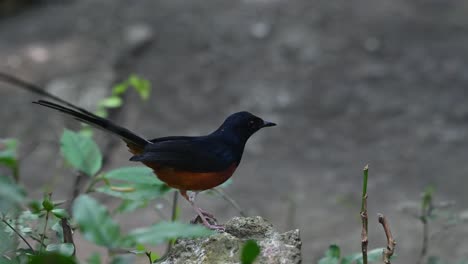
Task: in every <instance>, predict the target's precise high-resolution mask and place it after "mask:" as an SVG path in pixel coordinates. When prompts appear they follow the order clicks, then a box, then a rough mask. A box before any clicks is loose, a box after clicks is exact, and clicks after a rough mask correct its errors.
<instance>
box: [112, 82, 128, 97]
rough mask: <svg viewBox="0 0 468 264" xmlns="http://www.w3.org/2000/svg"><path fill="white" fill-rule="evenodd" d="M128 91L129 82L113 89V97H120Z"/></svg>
mask: <svg viewBox="0 0 468 264" xmlns="http://www.w3.org/2000/svg"><path fill="white" fill-rule="evenodd" d="M127 89H128V81H124V82H121V83H119V84H117V85H114V87H113V88H112V95H120V94H123V93H125V91H127Z"/></svg>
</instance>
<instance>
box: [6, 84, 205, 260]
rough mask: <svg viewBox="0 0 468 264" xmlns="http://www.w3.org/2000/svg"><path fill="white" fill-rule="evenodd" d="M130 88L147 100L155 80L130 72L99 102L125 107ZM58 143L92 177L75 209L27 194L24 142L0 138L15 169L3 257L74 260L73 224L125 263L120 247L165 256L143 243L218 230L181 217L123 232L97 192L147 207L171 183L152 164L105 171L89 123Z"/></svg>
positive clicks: (129, 206)
mask: <svg viewBox="0 0 468 264" xmlns="http://www.w3.org/2000/svg"><path fill="white" fill-rule="evenodd" d="M131 87H133V88H134V89H135V91H137V92H138V94H139V95H140V97H141V98H142V99H144V100H146V99H147V98H148V97H149V93H150V85H149V82H148V81H146V80H144V79H142V78H140V77H138V76H136V75H132V76H130V77H129V78H128V79H127V80H126V81H124V82H123V83H120V84H118V85H116V86H115V87H114V88H113V91H112V95H111V96H110V97H108V98H105V99H103V100H101V101H100V102H99V105H98V112H100V115H101V116H105V115H107V109H110V108H116V107H120V106H121V105H122V104H123V99H122V94H123V93H124V92H125V91H126V90H127V89H129V88H131ZM60 143H61V148H60V150H61V153H62V156H63V158H64V161H66V162H67V163H68V164H69V165H70V166H71V167H72V168H73V169H74V170H78V171H80V172H81V173H83V174H86V175H87V176H89V179H88V185H87V186H86V187H85V188H83V193H79V194H78V197H77V198H76V199H75V200H74V202H73V205H72V212H69V211H67V210H68V209H64V208H62V207H61V206H62V205H63V204H64V202H65V201H63V200H62V201H55V200H53V199H52V193H48V194H46V195H44V198H43V199H40V200H27V199H26V195H25V192H24V191H23V189H22V188H21V187H19V185H18V184H17V181H18V179H19V177H17V176H18V164H19V161H18V159H17V156H16V147H17V144H18V142H17V141H16V140H13V139H8V140H3V141H1V142H0V165H1V166H5V167H7V168H9V169H11V171H12V175H13V176H14V177H7V176H2V175H0V220H1V221H0V241H1V243H0V264H2V263H58V264H64V263H76V260H75V257H74V256H73V255H74V252H75V246H74V245H73V244H72V243H65V242H64V241H66V240H68V238H67V237H69V235H70V233H69V231H70V230H69V229H67V226H72V227H73V229H75V231H76V232H80V233H81V234H82V235H83V237H84V238H85V239H87V240H88V241H90V242H92V243H94V244H96V245H99V246H103V247H105V248H107V249H108V252H109V255H110V257H111V260H110V263H125V264H126V263H131V262H132V261H133V258H134V256H131V255H128V254H127V255H119V254H117V253H114V252H120V251H123V252H132V253H133V254H147V256H148V258H149V259H151V261H152V262H154V261H156V260H157V259H159V258H160V256H159V255H158V254H157V253H155V252H149V251H148V250H146V249H145V245H144V244H151V245H157V244H160V243H163V242H169V241H173V240H175V239H176V238H179V237H184V238H185V237H201V236H207V235H210V234H212V231H211V230H208V229H206V228H205V227H203V226H197V225H190V224H182V223H178V222H159V223H156V224H154V225H152V226H149V227H143V228H138V229H136V230H133V231H130V232H129V233H126V234H124V233H122V232H121V231H120V226H119V225H118V224H117V222H116V221H115V220H114V219H113V218H112V214H110V213H109V211H108V209H107V208H106V207H105V206H104V205H102V204H100V203H98V202H97V201H96V200H95V199H94V198H92V197H91V195H92V193H93V192H96V191H97V192H100V193H104V194H107V195H110V196H113V197H114V198H117V199H120V200H121V204H120V206H119V207H118V208H117V209H116V210H115V211H114V212H113V213H122V212H131V211H133V210H135V209H137V208H141V207H145V206H148V205H150V204H152V203H151V201H152V200H154V199H156V198H161V197H162V196H163V195H165V194H167V193H168V192H169V191H170V190H171V189H170V188H169V187H168V186H167V185H166V184H164V183H163V182H161V181H160V180H158V179H157V178H156V177H155V175H154V174H153V172H152V171H151V170H150V169H148V168H144V167H124V168H118V169H114V170H111V171H104V172H100V170H101V167H102V154H101V151H100V150H99V147H98V145H97V144H96V143H95V141H94V140H93V138H92V132H91V130H89V127H85V128H84V129H82V130H81V131H80V132H73V131H70V130H65V131H64V133H63V135H62V137H61V139H60ZM80 175H81V174H80ZM64 177H70V181H75V180H76V177H77V175H76V174H75V173H70V174H69V175H64ZM13 179H15V180H16V182H15V181H13ZM95 186H96V187H95ZM21 208H24V209H23V211H20V209H21ZM176 208H178V207H176ZM13 209H15V210H13ZM71 216H73V217H72V218H71ZM28 241H29V242H28ZM68 241H69V240H68ZM87 263H90V264H100V263H102V261H101V257H100V255H99V254H94V255H92V256H91V257H90V258H89V259H88V260H87Z"/></svg>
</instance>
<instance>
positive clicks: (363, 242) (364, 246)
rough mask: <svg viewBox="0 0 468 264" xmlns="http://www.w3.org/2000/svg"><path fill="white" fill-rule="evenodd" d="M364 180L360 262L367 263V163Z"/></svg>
mask: <svg viewBox="0 0 468 264" xmlns="http://www.w3.org/2000/svg"><path fill="white" fill-rule="evenodd" d="M363 176H364V180H363V185H362V203H361V213H360V215H361V221H362V232H361V251H362V263H363V264H367V244H368V243H369V239H368V236H367V230H368V217H367V178H368V176H369V165H366V166H365V167H364V174H363Z"/></svg>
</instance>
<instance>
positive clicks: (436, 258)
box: [427, 256, 444, 264]
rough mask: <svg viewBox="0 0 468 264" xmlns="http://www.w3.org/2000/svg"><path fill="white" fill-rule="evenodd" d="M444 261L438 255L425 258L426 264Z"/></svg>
mask: <svg viewBox="0 0 468 264" xmlns="http://www.w3.org/2000/svg"><path fill="white" fill-rule="evenodd" d="M443 263H444V262H443V261H442V259H441V258H440V257H438V256H429V257H428V258H427V264H443Z"/></svg>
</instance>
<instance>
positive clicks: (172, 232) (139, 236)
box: [129, 222, 213, 245]
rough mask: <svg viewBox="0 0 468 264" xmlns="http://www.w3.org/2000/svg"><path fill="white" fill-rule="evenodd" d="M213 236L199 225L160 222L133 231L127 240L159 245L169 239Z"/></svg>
mask: <svg viewBox="0 0 468 264" xmlns="http://www.w3.org/2000/svg"><path fill="white" fill-rule="evenodd" d="M211 234H213V231H212V230H209V229H207V228H206V227H204V226H200V225H191V224H183V223H179V222H160V223H157V224H155V225H152V226H150V227H145V228H138V229H135V230H133V231H132V232H131V233H130V235H129V238H131V239H133V240H135V241H137V242H138V243H143V244H146V243H148V244H152V245H155V244H159V243H162V242H165V241H168V240H171V239H176V238H186V237H204V236H209V235H211Z"/></svg>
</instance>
